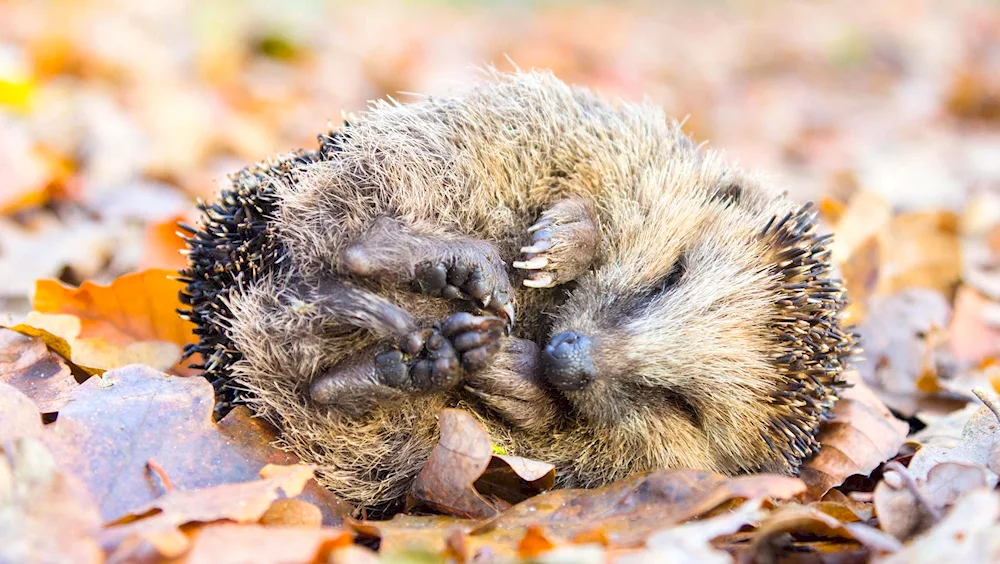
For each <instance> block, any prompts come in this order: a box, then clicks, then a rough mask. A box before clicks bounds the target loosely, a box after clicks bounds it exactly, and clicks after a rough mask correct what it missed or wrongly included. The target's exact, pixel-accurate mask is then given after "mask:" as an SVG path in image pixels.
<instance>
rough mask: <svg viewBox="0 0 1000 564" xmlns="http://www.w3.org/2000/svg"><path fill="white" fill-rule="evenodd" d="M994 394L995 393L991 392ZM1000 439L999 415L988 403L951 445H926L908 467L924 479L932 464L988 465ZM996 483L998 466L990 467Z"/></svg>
mask: <svg viewBox="0 0 1000 564" xmlns="http://www.w3.org/2000/svg"><path fill="white" fill-rule="evenodd" d="M994 397H995V395H994ZM998 439H1000V415H998V414H997V413H995V412H994V411H993V410H992V409H990V407H989V406H986V405H984V406H981V407H980V408H979V409H978V410H976V411H975V413H973V414H972V417H971V418H969V421H968V422H967V423H966V424H965V427H964V428H963V429H962V436H961V438H960V439H959V443H958V444H957V445H956V446H954V447H952V448H945V447H940V446H933V445H928V446H925V447H922V448H921V449H920V450H918V451H917V453H916V454H914V455H913V459H911V460H910V464H909V466H908V468H907V469H908V470H909V472H910V474H912V475H913V477H914V478H915V479H918V480H920V479H924V478H925V477H927V473H928V472H929V471H930V469H931V468H932V467H934V466H937V465H938V464H940V463H942V462H957V463H961V464H968V465H971V466H979V467H982V468H988V467H989V464H990V457H991V455H992V452H993V450H994V448H995V447H996V445H997V443H998V442H1000V441H998ZM989 470H990V471H991V473H992V474H993V476H992V479H993V481H994V483H995V482H996V477H997V471H998V470H1000V469H998V468H989Z"/></svg>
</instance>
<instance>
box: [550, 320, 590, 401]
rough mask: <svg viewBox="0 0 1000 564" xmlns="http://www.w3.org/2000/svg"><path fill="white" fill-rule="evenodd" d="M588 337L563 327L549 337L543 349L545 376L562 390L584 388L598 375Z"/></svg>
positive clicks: (573, 390)
mask: <svg viewBox="0 0 1000 564" xmlns="http://www.w3.org/2000/svg"><path fill="white" fill-rule="evenodd" d="M592 350H593V343H592V342H591V340H590V337H587V336H586V335H581V334H579V333H577V332H575V331H564V332H562V333H559V334H558V335H555V336H553V337H552V339H550V340H549V344H548V345H546V346H545V350H543V351H542V358H543V360H544V362H545V379H546V380H548V382H549V383H550V384H552V386H553V387H554V388H556V389H557V390H559V391H562V392H575V391H578V390H582V389H584V388H586V387H587V386H588V385H590V383H591V382H592V381H593V380H594V377H595V376H596V375H597V369H596V368H595V367H594V361H593V359H592V358H591V352H592Z"/></svg>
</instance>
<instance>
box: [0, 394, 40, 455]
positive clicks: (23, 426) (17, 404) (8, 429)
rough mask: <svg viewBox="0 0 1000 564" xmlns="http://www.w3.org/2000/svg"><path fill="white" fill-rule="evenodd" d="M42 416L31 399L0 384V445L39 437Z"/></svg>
mask: <svg viewBox="0 0 1000 564" xmlns="http://www.w3.org/2000/svg"><path fill="white" fill-rule="evenodd" d="M43 431H44V430H43V428H42V416H41V413H39V412H38V407H37V406H36V405H35V402H33V401H31V398H29V397H28V396H26V395H24V394H23V393H22V392H21V391H20V390H18V389H17V388H15V387H14V386H11V385H9V384H5V383H3V382H0V443H4V442H6V441H11V440H14V439H18V438H21V437H40V436H41V435H42V433H43Z"/></svg>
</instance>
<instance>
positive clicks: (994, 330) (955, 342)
mask: <svg viewBox="0 0 1000 564" xmlns="http://www.w3.org/2000/svg"><path fill="white" fill-rule="evenodd" d="M994 305H995V303H994V302H991V301H990V300H989V298H987V297H986V296H984V295H983V294H981V293H979V292H978V291H976V289H975V288H973V287H971V286H967V285H962V286H960V287H959V289H958V292H957V293H956V295H955V304H954V308H955V312H954V314H953V315H952V318H951V323H950V325H949V326H948V334H949V335H950V336H951V339H950V340H949V347H950V350H951V351H952V353H953V354H954V355H955V358H956V359H958V360H959V361H964V362H967V363H978V362H981V361H983V360H984V359H986V358H989V357H995V356H997V354H998V353H1000V328H998V327H997V326H996V324H995V323H992V322H990V321H989V320H987V319H986V318H985V317H984V315H983V312H984V311H985V310H986V309H988V308H989V307H991V306H994Z"/></svg>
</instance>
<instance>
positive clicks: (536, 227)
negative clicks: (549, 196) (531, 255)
mask: <svg viewBox="0 0 1000 564" xmlns="http://www.w3.org/2000/svg"><path fill="white" fill-rule="evenodd" d="M542 218H543V219H542V220H540V221H539V222H537V223H535V224H534V225H532V226H531V227H529V228H528V233H534V232H535V231H538V230H539V229H544V228H546V227H548V226H549V225H551V224H552V220H550V219H548V218H547V217H546V216H545V214H544V213H542Z"/></svg>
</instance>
